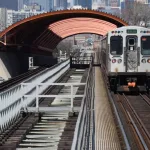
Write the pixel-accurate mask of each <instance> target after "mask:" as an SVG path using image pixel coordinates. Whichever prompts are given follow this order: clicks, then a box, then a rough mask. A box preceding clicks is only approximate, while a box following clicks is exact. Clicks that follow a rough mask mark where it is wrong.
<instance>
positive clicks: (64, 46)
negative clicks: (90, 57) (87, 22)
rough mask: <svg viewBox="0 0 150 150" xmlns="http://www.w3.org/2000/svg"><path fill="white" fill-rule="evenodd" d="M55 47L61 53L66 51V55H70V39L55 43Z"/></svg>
mask: <svg viewBox="0 0 150 150" xmlns="http://www.w3.org/2000/svg"><path fill="white" fill-rule="evenodd" d="M57 49H58V51H60V50H61V51H62V53H63V54H64V53H66V54H67V55H68V56H69V55H70V52H71V50H72V43H71V42H70V41H67V40H65V41H61V42H60V43H59V44H58V45H57Z"/></svg>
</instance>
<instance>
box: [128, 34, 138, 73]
mask: <svg viewBox="0 0 150 150" xmlns="http://www.w3.org/2000/svg"><path fill="white" fill-rule="evenodd" d="M137 41H138V39H137V36H127V38H126V52H127V53H126V54H127V55H126V72H137V71H138V50H137Z"/></svg>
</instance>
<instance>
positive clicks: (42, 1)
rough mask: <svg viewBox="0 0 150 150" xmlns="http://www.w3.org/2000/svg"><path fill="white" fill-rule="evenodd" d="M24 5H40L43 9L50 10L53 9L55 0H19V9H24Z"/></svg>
mask: <svg viewBox="0 0 150 150" xmlns="http://www.w3.org/2000/svg"><path fill="white" fill-rule="evenodd" d="M24 5H26V6H34V5H39V6H40V7H41V10H42V11H47V12H48V11H50V10H53V7H54V0H18V10H22V9H24Z"/></svg>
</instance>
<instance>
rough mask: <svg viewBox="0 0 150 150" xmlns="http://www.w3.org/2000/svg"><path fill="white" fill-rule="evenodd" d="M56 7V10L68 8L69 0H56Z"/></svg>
mask: <svg viewBox="0 0 150 150" xmlns="http://www.w3.org/2000/svg"><path fill="white" fill-rule="evenodd" d="M54 9H55V10H62V9H67V0H55V3H54Z"/></svg>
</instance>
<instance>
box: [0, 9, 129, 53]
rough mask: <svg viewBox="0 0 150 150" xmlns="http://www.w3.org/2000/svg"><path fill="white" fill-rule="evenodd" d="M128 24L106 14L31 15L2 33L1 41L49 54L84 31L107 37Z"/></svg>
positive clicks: (65, 12)
mask: <svg viewBox="0 0 150 150" xmlns="http://www.w3.org/2000/svg"><path fill="white" fill-rule="evenodd" d="M126 25H128V24H127V23H126V22H125V21H124V20H122V19H121V18H119V17H117V16H114V15H112V14H108V13H105V12H99V11H95V10H86V9H78V10H62V11H55V12H48V13H43V14H40V15H36V16H32V17H29V18H26V19H24V20H21V21H19V22H17V23H15V24H13V25H12V26H10V27H8V28H7V29H5V30H4V31H3V32H1V33H0V38H1V41H0V42H1V43H4V45H11V44H12V45H22V46H24V45H30V47H34V48H38V49H41V50H46V51H47V50H48V51H50V50H52V49H54V48H55V47H56V46H57V44H58V43H59V42H60V41H61V40H62V39H63V38H65V37H67V36H70V35H73V34H78V33H85V32H86V33H96V34H100V35H104V34H106V33H107V32H108V31H110V30H112V29H114V28H116V27H121V26H126Z"/></svg>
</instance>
